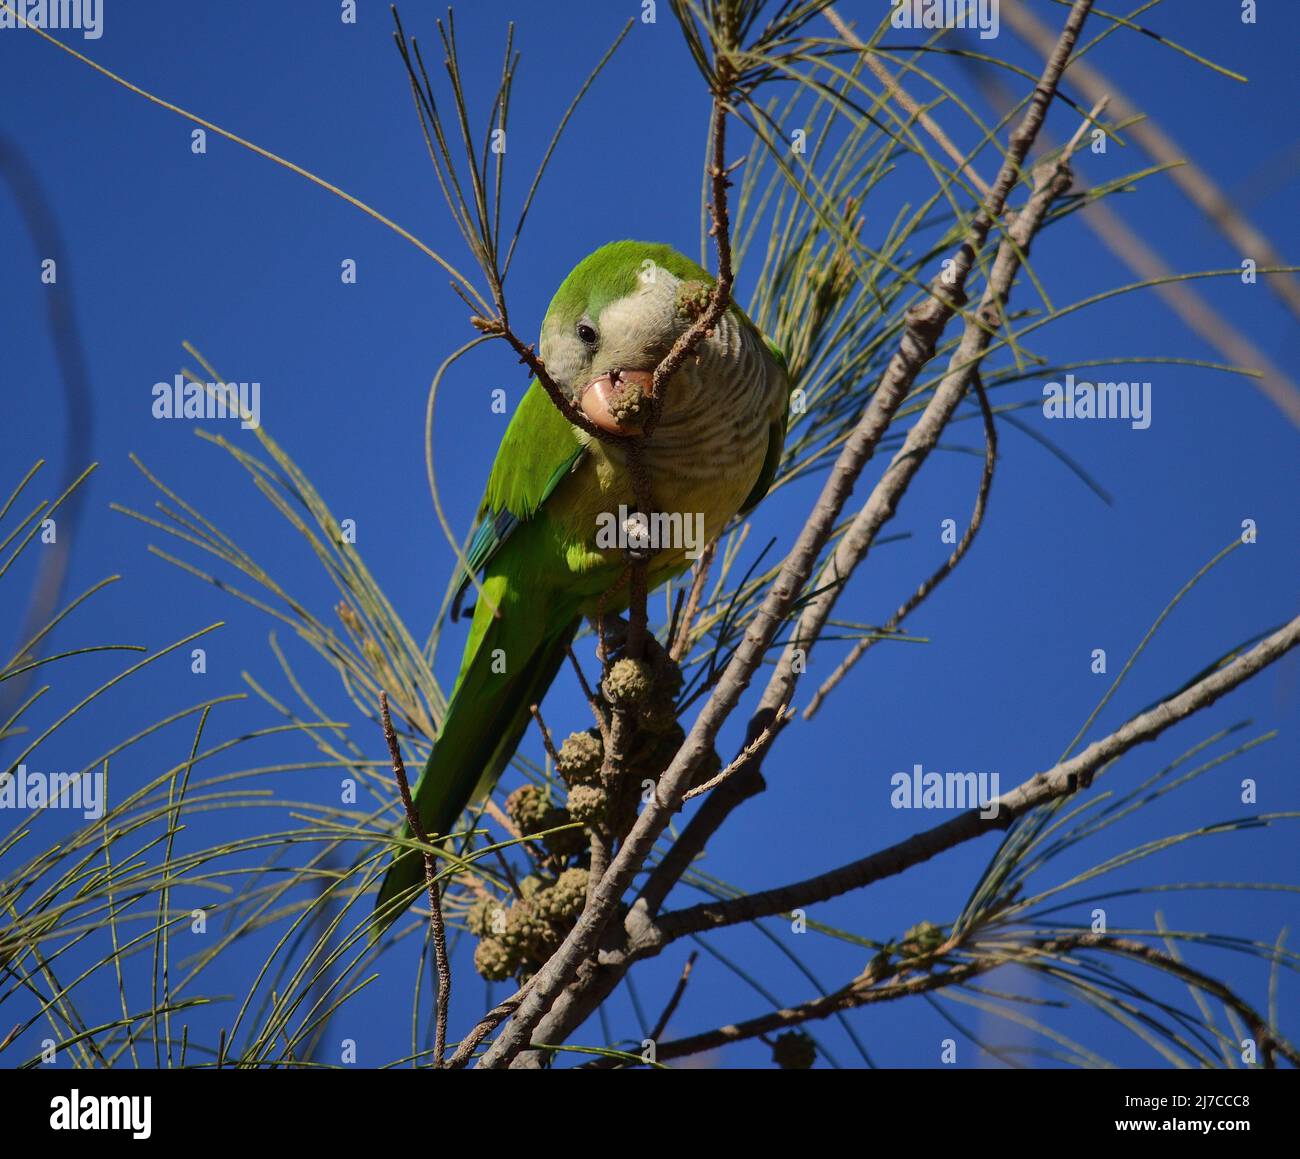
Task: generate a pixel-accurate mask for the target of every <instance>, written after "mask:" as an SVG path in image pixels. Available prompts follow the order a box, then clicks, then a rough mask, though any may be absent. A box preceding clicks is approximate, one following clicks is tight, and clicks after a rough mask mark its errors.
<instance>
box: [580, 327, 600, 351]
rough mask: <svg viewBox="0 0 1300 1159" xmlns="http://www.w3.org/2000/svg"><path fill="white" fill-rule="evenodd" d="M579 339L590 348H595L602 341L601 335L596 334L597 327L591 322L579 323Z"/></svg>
mask: <svg viewBox="0 0 1300 1159" xmlns="http://www.w3.org/2000/svg"><path fill="white" fill-rule="evenodd" d="M578 337H579V338H581V339H582V341H583V342H585V343H586V344H587V345H588V346H595V345H596V342H597V341H598V340H599V339H600V335H599V334H597V333H596V327H595V326H593V325H592V324H591V323H590V322H579V323H578Z"/></svg>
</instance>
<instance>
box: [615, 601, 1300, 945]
mask: <svg viewBox="0 0 1300 1159" xmlns="http://www.w3.org/2000/svg"><path fill="white" fill-rule="evenodd" d="M1297 643H1300V616H1297V617H1296V618H1295V619H1294V620H1292V621H1291V622H1290V623H1289V624H1287V625H1285V626H1284V627H1282V628H1279V629H1278V630H1277V631H1276V632H1274V633H1273V634H1272V635H1270V636H1268V637H1266V638H1265V639H1264V640H1262V641H1260V643H1258V644H1256V645H1255V647H1254V648H1252V649H1251V650H1250V651H1249V652H1245V653H1243V654H1242V655H1240V656H1238V657H1237V658H1236V659H1235V660H1233V661H1232V662H1231V663H1230V664H1226V665H1225V666H1224V667H1222V668H1220V669H1218V671H1216V672H1213V673H1212V674H1210V675H1209V676H1206V677H1205V678H1204V679H1202V680H1199V681H1197V682H1196V683H1195V684H1193V685H1192V686H1191V687H1189V688H1187V689H1184V690H1183V691H1182V692H1180V693H1179V694H1178V695H1176V696H1173V697H1170V698H1169V699H1168V700H1166V701H1163V702H1162V703H1160V704H1158V705H1156V707H1155V708H1152V709H1150V710H1149V711H1147V712H1144V713H1141V714H1140V715H1138V716H1135V717H1134V718H1133V719H1132V720H1130V721H1128V722H1127V723H1126V724H1124V725H1123V726H1121V727H1120V728H1118V729H1116V730H1115V732H1113V733H1111V734H1110V735H1109V736H1106V737H1103V738H1102V739H1101V740H1098V741H1094V742H1093V743H1092V744H1090V745H1089V746H1088V747H1087V748H1086V749H1084V750H1083V752H1081V753H1079V754H1078V755H1077V756H1075V757H1072V758H1071V759H1070V760H1068V761H1064V762H1062V763H1061V764H1059V765H1056V766H1055V767H1054V768H1051V769H1048V770H1047V771H1046V772H1043V773H1037V774H1035V775H1034V776H1033V777H1030V778H1029V780H1027V781H1025V782H1024V783H1022V784H1021V785H1019V786H1017V787H1016V788H1015V789H1013V790H1011V792H1009V793H1004V794H1003V795H1002V796H1000V797H998V798H997V799H996V800H995V801H993V802H991V803H990V805H989V808H988V809H987V810H980V809H972V810H970V811H969V812H966V813H962V814H959V815H958V816H956V817H954V818H952V819H951V820H948V821H945V822H944V823H943V824H941V825H936V826H934V828H932V829H927V830H926V831H925V832H923V833H918V834H916V835H915V836H913V837H909V838H908V839H907V840H906V841H902V842H900V843H898V844H897V845H891V846H890V847H889V848H887V849H882V850H880V851H879V852H877V853H873V854H871V855H870V856H869V857H864V858H861V859H860V860H858V861H853V862H850V863H849V864H847V865H842V866H840V867H839V868H838V869H833V870H831V871H830V872H829V873H823V874H819V875H818V876H816V877H812V878H808V879H807V880H805V881H800V882H796V883H795V884H793V885H788V886H782V887H780V888H777V889H770V890H765V891H763V892H762V893H753V894H748V895H746V896H745V897H739V898H735V899H732V900H729V901H717V902H707V903H705V904H703V905H698V906H692V907H691V908H690V909H685V910H678V911H676V912H674V913H669V914H665V915H664V916H663V917H662V918H660V919H659V921H658V922H657V923H655V924H653V925H650V924H647V925H646V926H645V927H643V929H642V930H641V932H640V935H639V937H638V940H637V942H636V943H634V944H633V946H632V948H631V949H632V953H633V954H634V955H635V956H637V957H640V956H643V955H644V952H645V950H646V949H649V948H650V947H652V946H655V947H662V946H663V945H665V944H667V943H668V942H670V941H673V940H674V939H676V938H680V937H683V936H685V935H686V934H690V933H697V932H699V931H701V930H708V929H716V928H718V927H719V926H726V925H734V924H735V923H737V922H746V921H753V920H754V919H756V918H763V917H771V916H773V915H775V914H783V913H788V912H789V911H790V910H793V909H798V908H802V907H805V906H809V905H813V904H815V903H816V902H819V901H826V900H827V899H829V898H832V897H837V896H839V895H840V894H842V893H847V892H849V891H850V890H854V889H861V888H862V887H863V886H865V885H870V884H871V883H872V882H875V881H880V880H881V879H882V878H886V877H893V876H895V875H896V874H899V873H902V872H903V871H904V870H906V869H910V868H911V867H912V866H914V865H919V864H921V862H923V861H929V860H930V858H932V857H934V856H935V855H937V854H939V853H943V852H946V851H947V850H949V849H952V848H954V847H955V846H957V845H961V844H962V843H964V842H966V841H970V840H973V839H974V838H976V837H980V836H982V835H983V834H985V833H989V832H992V831H994V830H1002V829H1006V828H1007V827H1008V826H1009V825H1010V824H1011V823H1012V822H1013V821H1014V820H1015V819H1016V818H1017V817H1019V816H1021V815H1023V814H1025V813H1027V812H1029V811H1030V810H1031V809H1035V808H1037V807H1038V806H1040V805H1044V804H1046V803H1047V802H1049V801H1053V800H1056V799H1057V798H1060V797H1065V796H1068V795H1070V794H1071V793H1074V792H1077V791H1078V790H1079V789H1081V788H1082V789H1086V788H1088V786H1089V785H1091V783H1092V778H1093V776H1094V774H1095V773H1096V772H1097V770H1098V769H1100V768H1102V766H1104V765H1107V764H1109V763H1110V762H1111V761H1114V760H1115V759H1117V758H1118V757H1120V756H1122V755H1123V754H1124V753H1126V752H1128V750H1129V749H1131V748H1133V747H1134V746H1136V745H1139V744H1144V743H1145V742H1147V741H1150V740H1154V739H1155V738H1156V737H1158V736H1159V735H1160V734H1161V733H1162V732H1164V731H1165V730H1166V729H1167V728H1169V727H1170V726H1171V725H1174V724H1177V723H1178V722H1179V721H1180V720H1183V719H1184V718H1186V717H1188V716H1190V715H1191V714H1192V713H1194V712H1200V711H1201V710H1202V709H1205V708H1208V707H1209V706H1210V705H1211V704H1213V703H1214V702H1215V701H1216V700H1218V699H1219V698H1220V697H1221V696H1223V695H1224V694H1225V693H1228V692H1231V691H1232V689H1234V688H1236V687H1237V686H1238V685H1239V684H1241V683H1243V682H1244V681H1246V680H1249V679H1250V678H1251V677H1252V676H1254V675H1255V674H1256V673H1258V672H1260V671H1262V670H1263V669H1264V668H1266V667H1267V666H1268V665H1270V664H1272V663H1273V662H1274V661H1275V660H1277V659H1279V658H1280V657H1282V656H1283V655H1285V654H1286V653H1287V652H1288V651H1290V650H1291V649H1292V648H1294V647H1295V646H1296V644H1297Z"/></svg>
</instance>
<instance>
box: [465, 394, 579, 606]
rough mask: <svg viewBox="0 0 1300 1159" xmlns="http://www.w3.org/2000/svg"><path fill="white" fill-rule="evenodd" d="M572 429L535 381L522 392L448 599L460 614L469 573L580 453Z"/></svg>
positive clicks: (528, 513)
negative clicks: (460, 574)
mask: <svg viewBox="0 0 1300 1159" xmlns="http://www.w3.org/2000/svg"><path fill="white" fill-rule="evenodd" d="M583 450H584V448H583V445H582V443H581V442H579V440H578V437H577V435H576V434H575V433H574V430H573V427H572V426H570V425H569V421H568V419H566V418H565V417H564V416H563V415H562V414H561V413H560V411H559V409H558V408H557V407H556V406H555V404H554V403H553V402H551V400H550V398H549V397H548V395H547V393H546V389H545V387H543V386H542V384H541V383H540V382H538V381H537V380H536V379H534V380H533V383H532V385H531V386H529V388H528V389H527V390H526V391H525V392H524V397H523V398H522V399H521V400H520V402H519V406H518V407H517V408H516V409H515V413H514V416H513V417H512V418H511V420H510V425H509V426H508V427H506V433H505V435H504V436H502V439H501V446H500V447H498V448H497V457H496V460H495V462H493V464H492V473H491V474H490V475H489V476H488V482H487V490H486V491H485V492H484V495H483V502H482V503H481V504H480V506H479V525H478V530H477V531H476V532H475V533H474V538H473V540H471V541H470V545H469V551H468V552H467V553H466V558H467V559H468V561H469V568H468V570H467V571H466V572H465V573H464V575H463V577H462V578H461V581H460V586H459V587H458V588H457V589H456V595H455V598H454V599H453V601H452V610H451V614H452V619H453V620H454V619H455V618H456V617H457V616H458V615H459V614H460V605H461V601H462V600H463V598H464V595H465V591H466V589H467V588H468V587H469V585H470V577H471V576H472V575H474V574H476V573H477V572H479V571H481V570H482V569H483V568H485V567H486V566H487V565H488V563H489V562H490V561H491V560H492V557H493V556H495V555H496V553H497V552H498V551H499V550H500V549H501V545H502V544H503V543H505V542H506V540H507V539H509V538H510V535H511V533H512V532H513V531H514V529H515V528H516V527H517V526H518V525H519V522H520V520H523V519H529V518H531V517H532V516H533V515H534V514H535V513H536V512H537V510H538V508H540V507H541V506H542V504H543V503H545V502H546V500H547V499H548V498H550V495H551V492H553V491H554V490H555V488H556V487H557V486H558V485H559V482H560V480H561V479H563V478H564V477H565V475H567V474H568V473H569V472H570V471H571V470H573V468H574V466H575V464H576V463H577V462H578V460H579V459H580V458H581V457H582V455H583Z"/></svg>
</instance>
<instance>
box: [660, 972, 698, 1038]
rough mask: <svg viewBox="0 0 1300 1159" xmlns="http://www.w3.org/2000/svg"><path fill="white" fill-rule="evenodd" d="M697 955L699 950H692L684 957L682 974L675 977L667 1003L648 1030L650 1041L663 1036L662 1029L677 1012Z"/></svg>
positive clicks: (666, 1027)
mask: <svg viewBox="0 0 1300 1159" xmlns="http://www.w3.org/2000/svg"><path fill="white" fill-rule="evenodd" d="M699 956H700V952H699V950H692V951H691V953H690V956H689V957H688V958H687V959H686V965H684V966H683V967H682V976H681V977H680V978H678V979H677V985H676V986H674V987H673V993H672V997H671V998H669V999H668V1005H667V1006H665V1007H664V1012H663V1013H662V1014H661V1015H659V1021H658V1022H656V1023H655V1026H654V1029H653V1030H652V1031H650V1038H651V1040H652V1041H654V1042H658V1041H659V1040H660V1039H661V1038H662V1037H663V1034H664V1031H665V1030H667V1029H668V1023H669V1022H670V1021H671V1020H672V1017H673V1015H674V1014H675V1013H676V1012H677V1007H678V1006H680V1005H681V1001H682V995H683V994H685V993H686V984H687V983H688V982H689V981H690V980H691V971H692V970H693V969H695V960H696V959H697V958H698V957H699Z"/></svg>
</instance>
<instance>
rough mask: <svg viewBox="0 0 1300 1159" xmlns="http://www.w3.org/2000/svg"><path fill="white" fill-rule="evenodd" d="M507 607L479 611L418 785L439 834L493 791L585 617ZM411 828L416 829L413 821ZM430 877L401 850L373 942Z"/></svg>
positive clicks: (429, 824)
mask: <svg viewBox="0 0 1300 1159" xmlns="http://www.w3.org/2000/svg"><path fill="white" fill-rule="evenodd" d="M491 594H493V595H495V594H496V593H491ZM502 613H503V614H502V616H501V617H500V618H499V619H494V618H492V617H491V616H490V615H485V616H484V617H483V622H482V623H481V624H480V623H479V616H478V615H476V616H475V621H476V622H475V624H474V627H473V629H472V630H471V633H470V640H469V643H468V644H467V646H466V649H465V661H464V663H463V664H462V666H461V672H460V676H459V677H458V678H457V680H456V687H455V689H454V690H453V692H452V697H451V701H450V702H449V703H448V705H447V714H446V716H445V717H444V718H443V722H442V729H441V731H440V732H439V734H438V739H437V742H436V743H435V745H434V747H433V752H432V753H431V754H430V755H429V761H428V763H427V764H426V765H425V766H424V772H423V773H422V774H421V775H420V779H419V781H418V782H417V784H416V786H415V792H414V798H415V805H416V808H417V810H418V811H419V814H420V821H421V823H422V824H423V825H424V829H425V832H426V833H428V834H429V837H430V839H432V840H435V841H436V840H437V838H438V837H445V836H446V835H447V834H448V833H450V832H451V831H452V830H453V829H454V827H455V825H456V821H457V819H458V818H459V817H460V815H461V813H462V812H464V810H465V807H466V806H467V805H469V804H470V802H471V801H472V800H475V799H476V798H481V797H483V796H486V794H487V793H488V792H490V791H491V789H492V787H493V786H494V785H495V784H496V782H497V779H498V778H499V777H500V776H501V774H502V772H503V771H504V770H505V767H506V765H508V764H509V763H510V758H511V757H512V756H514V753H515V749H516V748H518V747H519V742H520V741H521V740H522V739H523V735H524V732H525V731H526V730H527V728H528V724H529V721H530V719H531V715H530V713H529V707H530V706H531V705H533V704H536V703H538V702H539V701H540V700H541V699H542V697H543V696H544V695H545V694H546V690H547V688H549V687H550V685H551V682H552V681H553V680H554V679H555V676H556V673H557V672H558V671H559V668H560V665H561V664H563V662H564V657H565V653H566V651H567V649H568V647H569V644H570V643H571V642H572V640H573V636H574V633H575V632H576V631H577V628H578V623H579V618H578V617H572V618H568V617H564V618H562V620H561V624H560V627H559V628H558V629H552V630H549V631H548V630H547V628H548V627H549V625H548V624H547V620H549V619H550V617H547V616H545V615H543V614H539V613H540V609H535V608H529V607H527V606H526V605H524V604H522V603H514V604H513V607H511V608H510V609H509V610H508V611H507V609H506V608H505V607H502ZM501 657H504V659H505V662H506V671H505V672H504V673H502V672H494V671H493V670H492V669H493V661H494V658H497V659H499V658H501ZM405 832H406V835H407V836H410V831H409V828H408V829H405ZM423 881H424V863H423V859H422V858H421V857H420V855H419V854H418V853H417V852H415V851H413V850H404V851H403V852H401V853H400V854H399V855H398V856H397V857H396V858H395V859H394V861H393V864H392V865H390V866H389V868H388V873H387V874H386V875H385V877H384V882H383V885H382V886H381V887H380V889H379V896H378V898H377V899H376V901H375V910H376V913H377V914H380V915H382V916H380V917H379V918H378V920H377V921H376V922H375V924H374V925H373V926H372V928H371V941H372V942H373V941H374V940H375V939H376V938H378V937H379V935H380V934H382V933H383V931H384V930H385V929H386V928H387V927H388V926H389V925H390V924H391V923H392V922H394V921H395V920H396V919H397V918H398V917H400V916H401V915H402V914H403V913H404V912H405V911H406V908H407V906H409V905H410V904H411V902H412V901H414V900H415V898H416V897H417V896H419V893H420V886H421V885H422V884H423Z"/></svg>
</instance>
